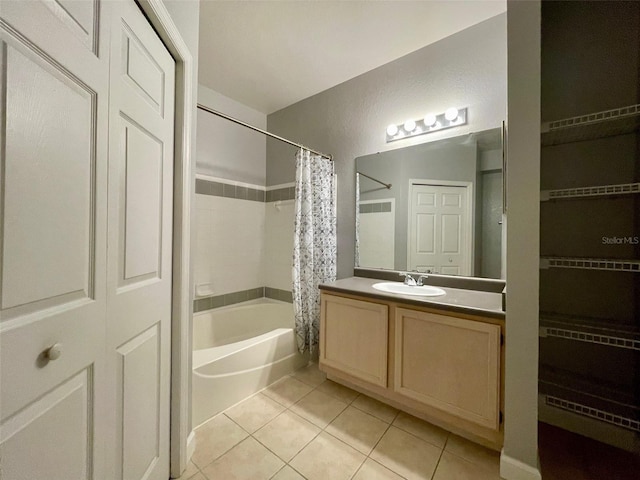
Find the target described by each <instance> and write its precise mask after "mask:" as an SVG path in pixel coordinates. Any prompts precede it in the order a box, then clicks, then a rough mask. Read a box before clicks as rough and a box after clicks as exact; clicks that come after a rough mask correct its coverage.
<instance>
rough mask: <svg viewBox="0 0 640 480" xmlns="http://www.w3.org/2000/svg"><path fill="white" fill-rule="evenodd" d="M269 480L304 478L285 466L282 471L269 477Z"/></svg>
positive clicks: (296, 479) (302, 479)
mask: <svg viewBox="0 0 640 480" xmlns="http://www.w3.org/2000/svg"><path fill="white" fill-rule="evenodd" d="M271 480H304V477H303V476H302V475H300V474H299V473H298V472H296V471H295V470H294V469H293V468H291V467H290V466H289V465H285V466H284V468H283V469H282V470H280V471H279V472H278V473H276V474H275V475H274V476H273V477H271Z"/></svg>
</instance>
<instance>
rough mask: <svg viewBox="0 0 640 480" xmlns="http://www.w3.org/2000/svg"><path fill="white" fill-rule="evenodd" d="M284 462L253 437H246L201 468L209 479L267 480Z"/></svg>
mask: <svg viewBox="0 0 640 480" xmlns="http://www.w3.org/2000/svg"><path fill="white" fill-rule="evenodd" d="M283 466H284V462H283V461H282V460H280V459H279V458H278V457H276V456H275V455H274V454H273V453H271V452H270V451H269V450H267V449H266V448H265V447H264V446H262V445H260V443H259V442H258V441H257V440H255V439H254V438H247V439H246V440H243V441H242V443H240V444H238V445H236V446H235V447H233V448H232V449H231V450H229V451H228V452H227V453H225V454H224V455H223V456H221V457H220V458H218V459H217V460H216V461H214V462H213V463H211V464H210V465H209V466H207V467H206V468H204V469H203V473H204V475H205V476H206V477H207V478H210V479H218V478H220V479H224V480H268V479H269V478H271V477H272V476H273V475H274V474H275V473H276V472H277V471H278V470H280V469H281V468H282V467H283Z"/></svg>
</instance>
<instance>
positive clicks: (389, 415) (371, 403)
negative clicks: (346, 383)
mask: <svg viewBox="0 0 640 480" xmlns="http://www.w3.org/2000/svg"><path fill="white" fill-rule="evenodd" d="M351 405H353V406H354V407H356V408H359V409H360V410H362V411H364V412H367V413H370V414H371V415H373V416H374V417H378V418H379V419H380V420H382V421H384V422H387V423H391V422H393V419H394V418H396V415H397V414H398V410H397V409H395V408H393V407H392V406H391V405H387V404H386V403H382V402H379V401H378V400H376V399H374V398H371V397H368V396H366V395H360V396H359V397H358V398H356V399H355V400H354V401H353V403H352V404H351Z"/></svg>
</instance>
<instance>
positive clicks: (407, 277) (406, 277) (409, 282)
mask: <svg viewBox="0 0 640 480" xmlns="http://www.w3.org/2000/svg"><path fill="white" fill-rule="evenodd" d="M399 275H400V276H401V277H404V284H405V285H410V286H412V287H415V286H416V285H418V283H417V282H416V279H415V278H413V277H412V276H411V275H409V274H408V273H402V272H401V273H400V274H399Z"/></svg>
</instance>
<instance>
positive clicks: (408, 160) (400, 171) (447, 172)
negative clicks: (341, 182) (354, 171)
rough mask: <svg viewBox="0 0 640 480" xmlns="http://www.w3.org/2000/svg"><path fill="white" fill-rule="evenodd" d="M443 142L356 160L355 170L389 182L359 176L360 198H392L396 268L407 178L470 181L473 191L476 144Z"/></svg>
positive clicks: (403, 243) (402, 254)
mask: <svg viewBox="0 0 640 480" xmlns="http://www.w3.org/2000/svg"><path fill="white" fill-rule="evenodd" d="M465 138H466V136H465ZM444 143H445V144H444V145H443V144H442V142H438V146H437V148H431V147H432V145H434V144H422V145H415V146H413V147H410V148H403V149H398V150H390V151H387V152H381V153H377V154H373V155H365V156H362V157H358V159H357V162H356V166H357V168H358V171H360V172H362V173H366V174H368V175H371V176H372V177H374V178H378V179H380V180H382V181H383V182H385V183H391V184H392V185H393V186H392V188H391V190H387V189H386V188H384V187H383V186H382V185H380V184H376V183H375V182H372V181H371V180H369V179H367V178H364V177H363V178H360V192H361V196H360V200H375V199H378V198H395V199H396V215H395V243H394V244H395V254H394V257H395V258H394V265H395V269H396V270H406V269H407V232H408V217H409V211H408V210H409V180H410V179H424V180H450V181H453V180H458V181H461V182H470V183H471V184H472V187H473V192H474V195H475V192H476V191H477V184H476V164H477V154H476V143H475V142H473V141H472V142H468V143H464V142H462V141H461V142H460V143H458V142H456V143H449V142H444ZM475 204H476V203H475V202H474V205H475ZM470 213H471V212H470Z"/></svg>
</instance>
